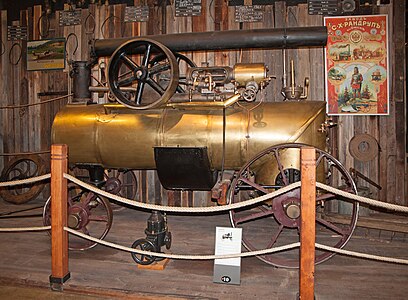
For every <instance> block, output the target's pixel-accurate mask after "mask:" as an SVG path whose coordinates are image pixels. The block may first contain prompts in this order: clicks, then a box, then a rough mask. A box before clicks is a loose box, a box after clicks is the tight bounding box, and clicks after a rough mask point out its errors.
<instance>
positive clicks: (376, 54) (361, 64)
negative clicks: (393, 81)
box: [324, 15, 390, 115]
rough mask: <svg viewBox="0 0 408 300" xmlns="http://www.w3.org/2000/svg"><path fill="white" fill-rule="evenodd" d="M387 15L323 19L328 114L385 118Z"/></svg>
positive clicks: (387, 96) (387, 112)
mask: <svg viewBox="0 0 408 300" xmlns="http://www.w3.org/2000/svg"><path fill="white" fill-rule="evenodd" d="M387 22H388V20H387V15H369V16H341V17H325V18H324V24H325V25H326V26H327V30H328V40H327V46H326V49H325V76H326V80H325V83H326V102H327V114H328V115H388V114H389V79H390V78H389V63H388V23H387Z"/></svg>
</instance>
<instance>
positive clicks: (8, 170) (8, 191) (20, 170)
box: [0, 155, 46, 204]
mask: <svg viewBox="0 0 408 300" xmlns="http://www.w3.org/2000/svg"><path fill="white" fill-rule="evenodd" d="M45 173H46V166H45V162H44V160H43V159H42V158H41V157H40V156H39V155H24V156H15V157H14V158H13V159H12V160H10V161H9V162H8V163H7V164H6V166H5V167H4V169H3V171H2V173H1V179H0V180H1V181H14V180H24V179H29V178H32V177H36V176H40V175H44V174H45ZM44 185H45V184H44V183H43V182H35V183H30V184H24V185H18V186H9V187H4V188H1V189H0V196H1V197H2V198H3V199H4V200H5V201H7V202H10V203H14V204H23V203H26V202H28V201H30V200H33V199H35V198H36V197H37V196H38V195H39V194H40V193H41V191H42V190H43V189H44Z"/></svg>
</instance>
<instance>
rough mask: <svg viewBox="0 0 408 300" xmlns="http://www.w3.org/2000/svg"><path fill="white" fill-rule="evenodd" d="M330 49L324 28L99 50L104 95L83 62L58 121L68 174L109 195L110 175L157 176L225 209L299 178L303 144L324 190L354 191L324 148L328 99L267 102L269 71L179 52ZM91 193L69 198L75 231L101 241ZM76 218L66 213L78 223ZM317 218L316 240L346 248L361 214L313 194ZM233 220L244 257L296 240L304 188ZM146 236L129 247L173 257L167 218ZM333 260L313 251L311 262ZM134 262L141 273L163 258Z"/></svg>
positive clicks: (154, 40)
mask: <svg viewBox="0 0 408 300" xmlns="http://www.w3.org/2000/svg"><path fill="white" fill-rule="evenodd" d="M326 39H327V32H326V28H325V27H313V28H286V29H267V30H266V29H260V30H247V31H245V30H241V31H226V32H204V33H188V34H174V35H160V36H149V37H141V38H136V39H131V40H123V39H116V40H97V41H95V42H94V45H93V51H92V53H93V55H94V57H95V58H98V57H101V56H110V62H109V65H108V76H107V77H108V87H102V88H101V87H98V88H97V87H89V85H84V84H75V81H77V80H80V81H81V82H82V81H84V80H85V81H86V82H88V79H86V77H87V76H89V78H90V67H89V66H90V65H92V64H91V63H89V64H77V65H79V66H80V68H81V69H80V70H77V71H76V72H73V76H74V77H73V80H74V87H75V86H76V87H79V88H77V89H76V90H74V99H77V100H78V101H76V102H74V103H71V104H69V105H67V106H66V107H65V108H64V109H62V110H61V111H60V112H59V113H58V114H57V116H56V118H55V120H54V123H53V127H52V142H53V143H64V144H67V145H68V146H69V162H70V164H71V165H73V166H75V167H77V168H80V169H86V170H88V171H89V175H90V177H91V178H93V179H92V180H91V181H93V182H95V183H96V182H102V185H101V186H102V188H105V189H108V188H109V189H111V190H115V189H113V188H112V187H111V186H112V184H115V180H114V179H113V181H112V180H110V182H109V179H108V180H107V179H106V178H105V177H104V176H106V174H105V173H104V170H105V169H109V170H119V171H122V172H128V171H129V170H135V169H137V170H156V171H157V174H158V177H159V179H160V182H161V184H162V186H163V187H164V188H166V189H169V190H194V191H208V192H211V195H212V197H213V198H214V199H215V200H216V201H217V202H218V204H219V205H222V204H226V203H235V202H240V201H245V200H247V199H251V198H254V197H258V196H260V195H263V194H266V193H270V192H272V191H275V190H277V189H279V188H281V187H282V186H285V185H288V184H290V183H293V182H295V181H298V180H300V148H301V147H302V145H305V144H307V145H311V146H313V147H315V148H316V158H317V170H316V171H317V180H319V181H322V182H329V183H330V184H332V185H335V186H342V187H343V188H344V189H347V190H348V191H352V192H356V189H355V185H354V182H353V179H352V177H351V176H350V174H349V173H348V172H347V170H346V169H345V168H344V167H343V166H342V165H341V163H340V162H339V161H337V160H336V159H335V158H334V157H333V156H331V155H330V154H329V153H327V152H325V151H323V150H321V149H324V148H325V146H326V137H327V136H326V127H327V124H328V123H327V121H326V116H325V103H324V101H283V102H268V101H267V95H265V87H266V86H267V85H268V84H269V82H270V80H271V78H270V77H268V75H267V72H268V68H267V66H266V65H265V64H264V63H262V62H255V63H238V64H236V65H235V66H232V67H230V66H207V65H204V66H197V65H196V64H195V63H194V62H193V61H191V60H190V59H189V58H188V57H186V56H185V55H183V54H180V53H179V52H183V51H202V50H225V49H242V48H297V47H309V46H324V45H325V43H326ZM75 74H81V76H77V77H76V75H75ZM89 82H90V80H89ZM84 86H86V88H85V87H84ZM101 91H105V92H109V93H110V94H111V95H113V97H114V99H115V100H117V102H115V103H106V104H95V103H93V101H92V100H91V98H92V97H91V96H90V95H91V92H101ZM79 100H80V101H79ZM113 153H114V154H113ZM104 174H105V175H104ZM112 182H113V183H112ZM108 183H109V184H108ZM116 183H117V184H120V181H119V183H118V182H117V181H116ZM116 193H120V188H119V189H118V190H116ZM85 194H86V193H85V192H83V191H81V192H79V193H76V194H74V193H73V194H72V196H71V197H70V206H71V207H77V206H80V203H81V205H82V207H83V206H84V204H83V203H85V208H86V209H81V214H82V215H81V217H82V218H83V219H84V220H83V221H82V222H77V223H75V224H76V226H77V227H80V228H78V230H82V231H83V232H86V233H88V234H90V235H97V237H101V238H104V237H105V236H106V234H107V232H108V231H109V228H110V225H111V217H110V215H111V209H110V208H108V205H109V202H108V201H107V200H105V199H103V200H102V198H101V197H100V196H97V195H95V194H93V193H88V195H85ZM89 194H91V195H89ZM81 198H84V199H85V200H81ZM341 205H346V206H348V207H349V208H350V210H349V211H350V212H351V213H350V214H349V215H347V216H345V217H344V222H343V223H342V224H337V223H333V222H331V221H330V219H329V218H328V217H327V216H328V212H329V211H330V212H333V211H334V212H335V211H336V209H337V208H338V207H339V206H341ZM101 206H103V207H105V211H106V212H107V215H109V216H108V217H102V216H100V218H99V219H100V220H102V221H105V225H106V226H105V227H104V228H102V229H101V233H98V234H94V233H93V232H91V231H89V230H88V227H87V226H88V224H89V223H90V222H92V220H93V219H94V218H93V216H92V214H93V210H96V209H97V208H98V207H101ZM78 210H79V209H71V211H72V213H74V212H76V211H78ZM316 210H317V214H316V215H317V217H316V225H317V228H318V231H317V242H320V243H323V244H327V245H331V246H334V247H338V248H342V247H343V246H344V245H345V244H346V243H347V242H348V240H349V239H350V237H351V234H352V233H353V231H354V228H355V226H356V222H357V215H358V204H357V203H354V202H345V201H343V200H342V199H339V198H338V197H336V196H335V195H332V194H329V193H326V192H324V191H321V190H318V191H317V198H316ZM78 214H79V213H77V215H78ZM102 214H103V213H102ZM229 217H230V221H231V224H232V226H234V227H242V228H243V244H244V246H245V247H246V248H247V249H248V250H258V249H264V248H270V247H273V246H279V245H282V244H287V243H291V242H294V241H298V239H299V236H298V231H299V227H300V188H298V189H295V190H292V191H291V192H288V193H286V194H283V195H281V196H279V197H276V198H274V199H271V200H269V201H268V202H265V203H262V204H259V205H255V206H252V207H247V208H243V209H239V210H232V211H230V213H229ZM109 220H110V221H109ZM100 223H102V224H104V223H103V222H100ZM78 224H79V225H78ZM145 233H146V238H143V239H139V240H137V241H136V242H135V243H134V244H133V246H132V247H134V248H141V249H143V250H150V251H153V252H160V251H161V247H163V246H165V247H166V248H167V249H169V248H170V246H171V234H170V232H169V230H168V226H167V218H166V217H165V216H163V215H162V214H161V213H158V212H153V213H152V214H151V216H150V218H149V220H148V221H147V228H146V230H145ZM82 248H83V247H82ZM332 255H333V253H327V252H317V253H316V263H319V262H323V261H325V260H327V259H328V258H330V257H331V256H332ZM132 257H133V258H134V260H135V261H136V262H138V263H141V264H149V263H152V262H153V261H155V260H157V258H156V257H153V256H140V255H132ZM259 258H260V259H261V260H263V261H265V262H266V263H269V264H272V265H275V266H280V267H289V268H296V267H297V265H298V253H297V251H296V250H291V251H285V252H284V253H276V254H273V255H265V256H260V257H259Z"/></svg>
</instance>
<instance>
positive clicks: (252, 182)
mask: <svg viewBox="0 0 408 300" xmlns="http://www.w3.org/2000/svg"><path fill="white" fill-rule="evenodd" d="M302 146H304V145H302V144H284V145H278V146H273V147H270V148H268V149H266V150H264V151H262V152H261V153H259V154H258V155H256V156H255V157H253V158H252V159H251V160H249V161H248V162H247V163H246V164H245V165H244V166H243V167H242V168H241V170H240V171H239V172H238V174H237V176H236V177H235V179H234V180H233V182H232V184H231V187H230V192H229V198H228V201H229V203H236V202H240V201H244V200H248V199H250V198H255V197H257V196H261V195H263V194H266V193H270V192H272V191H275V190H277V189H279V188H280V187H282V186H286V185H289V184H290V183H293V182H296V181H299V180H300V175H301V174H300V162H299V158H300V148H301V147H302ZM316 165H317V167H316V168H317V169H316V173H317V180H318V181H324V180H327V181H329V182H328V183H329V184H330V185H331V186H334V187H337V188H341V189H343V190H346V191H348V192H351V193H355V194H356V193H357V190H356V187H355V184H354V181H353V179H352V177H351V175H350V174H349V173H348V171H347V170H346V169H345V167H344V166H343V165H342V164H341V163H340V162H339V161H338V160H336V159H335V158H334V157H333V156H331V155H330V154H329V153H327V152H325V151H322V150H319V149H316ZM264 166H267V167H266V168H265V167H264ZM265 178H266V179H265ZM327 181H326V183H327ZM300 201H301V199H300V188H297V189H294V190H292V191H290V192H288V193H285V194H283V195H280V196H278V197H275V198H273V199H271V200H269V201H268V202H265V203H261V204H258V205H254V206H252V207H249V208H243V209H239V210H232V211H230V221H231V224H232V226H234V227H240V228H243V238H242V242H243V245H244V246H245V248H247V249H248V250H250V251H254V250H260V249H267V248H272V247H277V246H282V245H287V244H291V243H295V242H298V241H299V230H300ZM327 208H331V210H333V209H338V212H345V213H344V214H343V215H342V216H341V220H342V221H341V223H340V222H339V223H336V222H333V221H330V219H329V218H328V217H327V216H328V215H329V214H330V213H329V212H328V209H327ZM358 208H359V205H358V202H355V201H350V200H347V199H342V198H340V197H338V196H336V195H333V194H330V193H327V192H325V191H323V190H320V189H317V191H316V242H317V243H320V244H324V245H327V246H332V247H335V248H343V247H344V246H345V245H346V243H347V242H348V241H349V239H350V237H351V235H352V234H353V231H354V229H355V227H356V224H357V218H358ZM333 255H334V253H330V252H324V251H316V259H315V262H316V263H321V262H324V261H326V260H327V259H329V258H330V257H332V256H333ZM258 258H259V259H260V260H262V261H264V262H266V263H268V264H271V265H274V266H277V267H285V268H298V266H299V249H293V250H288V251H282V252H279V253H273V254H270V255H263V256H259V257H258Z"/></svg>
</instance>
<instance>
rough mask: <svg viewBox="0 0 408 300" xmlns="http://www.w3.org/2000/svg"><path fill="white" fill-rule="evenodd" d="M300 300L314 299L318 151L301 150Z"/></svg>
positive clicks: (304, 148)
mask: <svg viewBox="0 0 408 300" xmlns="http://www.w3.org/2000/svg"><path fill="white" fill-rule="evenodd" d="M300 157H301V176H302V177H301V182H302V185H301V192H300V197H301V199H300V217H301V222H300V265H299V299H301V300H313V299H314V271H315V268H314V267H315V241H316V224H315V222H316V150H315V149H314V148H311V147H302V148H301V154H300Z"/></svg>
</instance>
